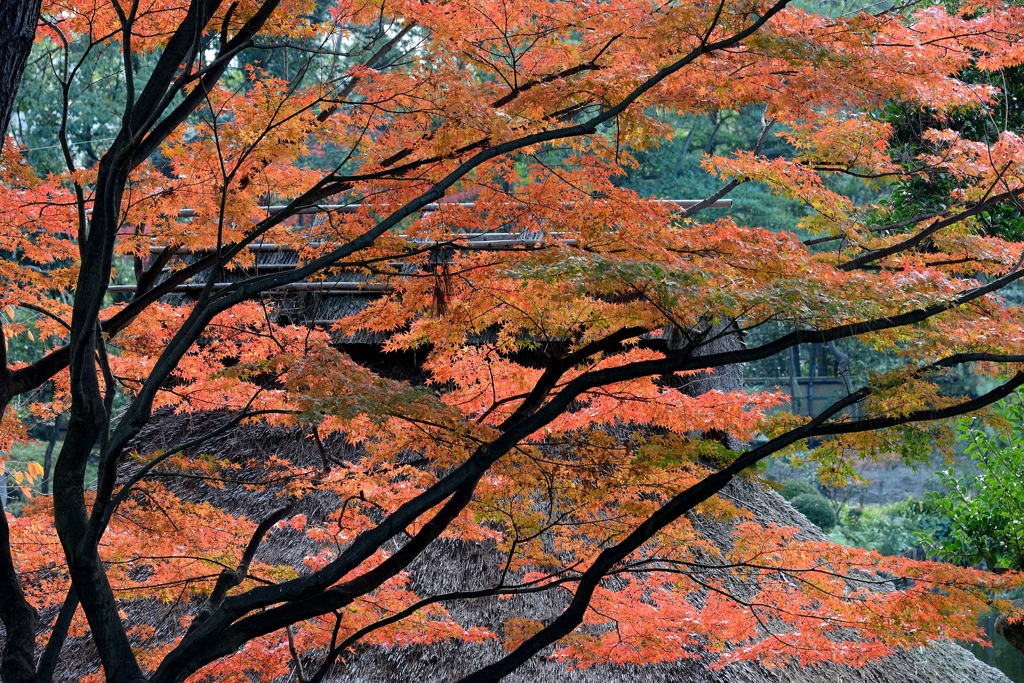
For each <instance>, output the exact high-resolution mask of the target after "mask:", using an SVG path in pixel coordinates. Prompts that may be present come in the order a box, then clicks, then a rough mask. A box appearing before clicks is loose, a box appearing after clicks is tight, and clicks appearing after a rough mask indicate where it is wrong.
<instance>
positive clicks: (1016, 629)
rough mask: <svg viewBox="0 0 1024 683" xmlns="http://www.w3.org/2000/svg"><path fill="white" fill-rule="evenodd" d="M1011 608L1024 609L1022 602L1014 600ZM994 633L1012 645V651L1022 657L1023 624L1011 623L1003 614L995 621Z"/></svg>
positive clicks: (1023, 601)
mask: <svg viewBox="0 0 1024 683" xmlns="http://www.w3.org/2000/svg"><path fill="white" fill-rule="evenodd" d="M1013 606H1014V607H1019V608H1024V600H1021V599H1017V600H1014V601H1013ZM996 633H998V634H999V635H1001V636H1002V637H1003V638H1006V640H1008V641H1009V643H1010V645H1013V649H1015V650H1016V651H1017V652H1019V653H1021V654H1022V655H1024V622H1020V621H1014V622H1011V621H1010V620H1008V619H1007V618H1006V615H1005V614H1003V615H1000V616H999V618H998V619H996Z"/></svg>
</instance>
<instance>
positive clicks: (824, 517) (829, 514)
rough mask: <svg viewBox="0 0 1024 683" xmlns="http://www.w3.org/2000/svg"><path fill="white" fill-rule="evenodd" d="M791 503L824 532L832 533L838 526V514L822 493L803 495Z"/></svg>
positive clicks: (795, 497) (796, 497) (794, 498)
mask: <svg viewBox="0 0 1024 683" xmlns="http://www.w3.org/2000/svg"><path fill="white" fill-rule="evenodd" d="M789 502H790V504H791V505H792V506H793V507H795V508H796V509H797V510H798V511H800V513H801V514H802V515H803V516H804V517H806V518H807V519H809V520H811V522H813V523H814V524H816V525H817V526H818V527H819V528H820V529H821V530H822V531H826V532H827V531H831V530H832V527H834V526H835V525H836V512H835V510H833V509H832V504H831V503H829V502H828V500H826V499H825V496H823V495H821V494H820V493H801V494H800V495H798V496H794V497H793V499H792V500H790V501H789Z"/></svg>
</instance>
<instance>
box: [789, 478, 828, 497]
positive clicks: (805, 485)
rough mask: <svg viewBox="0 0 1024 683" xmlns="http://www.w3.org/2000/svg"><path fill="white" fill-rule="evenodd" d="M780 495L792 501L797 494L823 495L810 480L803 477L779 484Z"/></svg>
mask: <svg viewBox="0 0 1024 683" xmlns="http://www.w3.org/2000/svg"><path fill="white" fill-rule="evenodd" d="M779 495H780V496H782V497H783V498H785V499H786V500H789V501H792V500H793V499H794V498H796V497H797V496H803V495H808V496H818V497H819V498H820V497H821V492H819V491H818V489H817V488H815V486H814V484H812V483H810V482H809V481H804V480H802V479H787V480H786V481H784V482H782V483H781V484H779Z"/></svg>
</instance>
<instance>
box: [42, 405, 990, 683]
mask: <svg viewBox="0 0 1024 683" xmlns="http://www.w3.org/2000/svg"><path fill="white" fill-rule="evenodd" d="M225 419H226V418H225V416H224V415H223V414H218V413H207V414H200V415H194V416H174V415H168V414H164V415H162V416H157V417H156V418H155V419H154V420H153V422H152V423H151V424H150V425H149V426H148V427H147V428H146V429H145V430H144V431H143V433H142V434H140V435H139V438H138V439H137V440H136V442H135V447H136V448H138V449H139V450H140V451H142V452H147V451H148V452H152V451H156V450H159V449H166V448H168V447H171V446H174V445H176V444H177V443H180V442H181V441H183V440H187V439H188V438H189V436H190V435H191V434H198V433H202V432H205V431H208V430H210V429H212V428H214V427H215V426H217V425H218V424H220V423H222V422H223V421H224V420H225ZM325 446H326V447H327V448H328V449H329V450H331V451H333V452H334V453H335V454H337V455H338V456H340V457H343V458H346V459H353V458H355V457H358V453H355V452H352V450H351V447H347V446H345V445H344V443H343V442H342V441H341V440H340V439H338V438H329V439H327V440H326V443H325ZM202 451H203V452H205V453H212V454H215V455H216V456H217V457H230V458H231V459H233V460H238V461H240V462H244V461H246V460H250V459H257V460H258V459H259V458H260V457H261V456H269V455H271V454H275V455H277V456H279V457H285V458H289V459H291V460H293V461H295V462H297V463H305V464H308V465H310V466H313V467H315V466H317V465H318V464H319V463H320V456H319V454H318V451H317V450H316V447H315V444H314V442H313V441H312V440H311V439H308V438H305V437H304V435H303V434H302V433H301V432H299V431H297V430H287V429H284V428H274V427H269V426H266V425H261V424H257V425H248V426H243V427H239V428H236V429H234V430H232V431H230V432H228V433H226V434H224V435H221V436H220V437H217V438H215V439H213V440H212V441H210V442H209V443H207V444H206V445H205V446H204V447H203V448H202ZM126 467H128V466H126ZM169 481H170V486H171V487H172V488H173V489H174V490H175V491H176V493H178V494H179V495H181V496H183V497H186V498H191V499H199V498H202V499H205V500H209V501H211V502H213V503H214V504H216V505H218V506H221V507H222V508H224V509H227V510H229V511H231V512H232V513H234V514H245V515H247V516H249V517H251V518H254V519H259V518H260V517H261V516H263V515H265V514H266V512H267V511H268V510H270V509H272V508H274V507H277V505H278V504H279V503H278V501H277V500H275V497H274V494H273V493H272V492H268V491H263V492H261V491H253V490H243V489H242V487H240V486H234V487H233V486H231V485H228V486H226V487H225V488H224V489H219V490H218V489H210V488H208V487H202V486H201V485H199V484H197V483H196V482H194V481H191V480H177V481H173V480H169ZM724 495H727V496H729V497H730V498H731V499H732V500H733V501H734V502H736V503H737V504H739V505H742V506H743V507H746V508H747V509H749V510H751V511H752V512H753V513H754V514H755V517H756V519H757V520H758V521H759V522H761V523H769V522H774V523H776V524H780V525H787V526H797V527H799V528H800V529H802V530H803V534H804V535H805V536H806V537H808V538H823V537H824V536H823V534H822V533H821V531H820V530H818V529H817V527H815V526H813V525H812V524H810V523H809V522H808V521H807V520H806V519H805V518H804V517H803V516H802V515H800V513H798V512H797V511H796V510H794V509H793V508H792V507H791V506H790V505H789V504H788V503H786V502H785V501H784V500H783V499H782V498H781V497H780V496H778V495H777V494H776V493H774V492H772V491H766V490H763V489H762V488H761V487H759V486H757V485H756V484H753V483H750V482H736V483H734V484H733V485H731V486H729V487H728V489H727V490H726V491H725V492H724ZM337 503H338V502H337V501H336V500H334V499H333V496H331V495H326V494H317V495H312V496H308V497H306V498H304V499H303V500H302V501H301V502H300V503H299V506H298V509H297V511H298V512H302V513H304V514H306V515H307V517H308V518H309V520H310V522H312V523H315V522H317V521H319V520H322V519H323V518H324V516H325V515H326V514H327V513H328V512H329V511H331V510H332V509H334V508H335V507H336V505H337ZM696 521H697V522H698V524H699V528H700V529H701V531H702V533H704V534H705V535H706V536H707V537H708V538H711V539H713V540H715V542H717V543H720V544H723V545H724V544H726V543H728V538H729V532H730V530H731V528H730V526H729V525H728V524H725V523H719V522H710V521H708V520H696ZM315 550H316V548H315V546H313V545H312V544H311V542H310V541H309V539H308V538H306V537H305V535H304V534H302V533H299V532H291V531H290V530H287V529H285V530H282V531H280V532H277V533H274V534H272V535H271V536H270V537H269V538H268V539H267V541H266V543H265V544H264V546H263V547H262V548H261V550H260V553H259V556H258V558H259V559H261V560H263V561H266V562H271V563H289V564H293V565H295V566H301V560H302V558H303V557H304V556H306V555H307V554H308V553H310V552H314V551H315ZM499 560H500V558H499V557H497V554H496V553H495V552H494V551H493V550H492V549H489V548H488V547H486V546H482V545H479V544H469V543H464V542H460V541H457V540H441V541H438V542H435V543H434V544H432V545H431V546H430V547H429V548H428V549H427V552H426V553H425V554H424V556H422V557H421V558H420V559H419V560H417V561H416V562H415V563H414V564H413V565H412V566H411V567H410V568H409V569H410V574H411V576H412V579H413V588H414V589H415V590H416V591H417V592H419V593H421V594H430V593H439V592H448V591H454V590H471V589H474V588H483V587H487V586H489V585H493V584H494V582H495V581H496V578H497V575H498V571H499V564H500V562H499ZM565 600H566V598H565V596H564V595H563V594H562V593H559V592H552V593H543V594H535V595H531V596H517V597H515V598H512V599H502V600H499V599H497V598H483V599H477V600H473V601H466V602H462V603H458V604H451V603H449V604H447V607H448V610H449V613H450V614H451V616H452V617H453V618H455V619H456V620H458V621H459V622H460V623H463V624H465V625H479V626H484V627H487V628H491V629H493V630H495V631H500V627H501V624H502V623H503V622H504V621H505V620H507V619H509V618H511V617H516V616H519V617H527V618H530V619H537V620H545V619H550V618H552V617H554V616H556V615H557V614H558V613H559V612H560V611H561V609H562V608H563V607H564V606H565ZM197 608H198V606H196V605H189V604H183V605H176V606H174V607H171V608H169V607H168V606H166V605H160V604H156V603H155V602H150V601H136V602H135V603H133V604H128V605H125V610H126V615H127V617H128V619H129V621H130V622H132V623H148V624H151V625H154V626H156V627H157V631H158V634H159V636H160V637H161V638H169V637H171V635H172V631H173V630H174V629H175V628H177V624H178V623H179V618H180V617H183V616H186V615H187V614H189V613H193V612H194V611H195V610H196V609H197ZM502 654H503V650H502V648H501V646H500V645H499V644H497V643H494V642H487V643H481V644H473V643H465V642H444V643H440V644H436V645H432V646H406V647H392V648H384V647H370V648H366V649H364V650H362V651H361V652H360V653H359V654H358V655H353V656H352V657H350V658H349V659H348V660H346V661H345V662H343V663H339V664H338V665H337V666H336V667H335V670H334V671H333V673H332V674H331V675H330V676H329V677H328V679H327V680H328V681H331V682H332V683H372V682H392V681H403V682H404V681H417V683H447V682H449V681H457V680H458V679H460V678H461V677H462V676H464V675H466V674H468V673H471V672H472V671H474V670H476V669H478V668H480V667H481V666H484V665H486V664H488V663H490V662H492V661H494V660H495V659H497V658H499V657H500V656H501V655H502ZM316 657H317V658H318V657H319V654H317V655H316ZM97 668H98V661H97V658H96V653H95V649H94V648H93V647H92V645H91V644H90V643H88V642H87V641H86V640H84V639H71V640H69V642H68V644H67V645H66V647H65V651H64V655H63V657H62V662H61V666H60V668H59V670H58V675H57V678H56V680H68V681H70V680H77V678H78V677H79V676H81V675H82V674H84V673H87V672H88V671H95V670H96V669H97ZM506 680H508V681H510V682H513V683H538V682H547V681H553V682H554V681H557V682H562V681H564V682H566V683H698V682H702V683H703V682H707V683H783V682H791V683H826V682H827V683H926V682H931V681H947V682H949V683H959V682H961V681H963V682H968V681H969V682H970V683H1009V679H1007V678H1006V677H1005V676H1003V674H1001V673H1000V672H999V671H997V670H996V669H993V668H991V667H989V666H987V665H985V664H983V663H981V662H980V661H978V660H977V659H975V658H974V657H973V656H972V655H971V654H970V653H969V652H967V651H966V650H964V649H962V648H960V647H958V646H956V645H953V644H950V643H939V644H936V645H934V646H933V647H929V648H922V649H917V650H913V651H909V652H903V653H900V654H897V655H894V656H891V657H887V658H885V659H883V660H880V661H877V662H875V663H873V664H870V665H868V666H865V667H864V668H861V669H854V668H850V667H841V666H817V667H804V668H799V667H786V668H781V669H766V668H764V667H761V666H759V665H756V664H751V663H743V664H736V665H730V666H728V667H726V668H725V669H723V670H717V671H711V670H708V668H707V666H706V664H705V663H704V662H701V661H700V660H683V661H680V662H677V663H674V664H659V665H648V666H622V667H620V666H610V665H609V666H598V667H593V668H590V669H585V670H576V671H573V670H570V669H569V668H568V667H567V666H566V665H565V664H563V663H559V662H557V661H554V660H552V659H549V658H546V657H544V656H543V655H542V656H539V657H535V658H534V659H533V660H532V661H530V662H529V663H528V664H527V665H526V666H524V667H523V668H522V669H520V670H519V671H518V672H516V673H515V674H513V675H512V676H510V677H509V678H508V679H506Z"/></svg>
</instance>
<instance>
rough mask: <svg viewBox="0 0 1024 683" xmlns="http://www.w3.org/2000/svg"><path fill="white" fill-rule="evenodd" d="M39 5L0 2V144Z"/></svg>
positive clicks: (25, 0) (36, 0)
mask: <svg viewBox="0 0 1024 683" xmlns="http://www.w3.org/2000/svg"><path fill="white" fill-rule="evenodd" d="M40 5H41V0H4V2H2V3H0V145H3V141H4V140H5V139H6V138H7V125H8V124H9V123H10V120H11V111H12V110H13V109H14V98H15V96H16V95H17V94H18V86H20V85H21V76H22V73H24V71H25V63H26V62H27V61H28V55H29V52H31V50H32V40H33V38H35V35H36V24H37V23H38V22H39V7H40Z"/></svg>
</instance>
